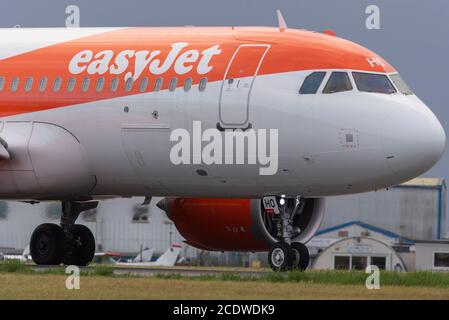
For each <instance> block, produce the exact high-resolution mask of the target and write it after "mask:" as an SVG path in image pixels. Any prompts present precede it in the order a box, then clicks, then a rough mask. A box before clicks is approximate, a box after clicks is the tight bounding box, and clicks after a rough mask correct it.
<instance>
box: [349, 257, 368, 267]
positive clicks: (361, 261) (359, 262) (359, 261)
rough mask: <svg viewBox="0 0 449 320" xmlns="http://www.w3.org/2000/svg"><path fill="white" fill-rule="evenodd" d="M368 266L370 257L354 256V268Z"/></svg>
mask: <svg viewBox="0 0 449 320" xmlns="http://www.w3.org/2000/svg"><path fill="white" fill-rule="evenodd" d="M367 266H368V257H366V256H352V270H366V267H367Z"/></svg>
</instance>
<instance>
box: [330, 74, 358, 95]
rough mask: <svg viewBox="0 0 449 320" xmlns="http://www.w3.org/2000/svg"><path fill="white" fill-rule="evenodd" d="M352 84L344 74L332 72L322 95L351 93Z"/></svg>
mask: <svg viewBox="0 0 449 320" xmlns="http://www.w3.org/2000/svg"><path fill="white" fill-rule="evenodd" d="M351 90H352V84H351V80H349V76H348V74H347V73H346V72H332V74H331V76H330V78H329V80H328V81H327V83H326V87H325V88H324V90H323V93H337V92H344V91H351Z"/></svg>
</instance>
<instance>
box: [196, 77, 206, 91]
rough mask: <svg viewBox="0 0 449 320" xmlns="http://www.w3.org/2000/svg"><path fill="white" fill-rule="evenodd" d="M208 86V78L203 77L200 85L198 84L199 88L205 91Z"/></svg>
mask: <svg viewBox="0 0 449 320" xmlns="http://www.w3.org/2000/svg"><path fill="white" fill-rule="evenodd" d="M206 86H207V78H201V80H200V85H199V86H198V89H199V90H200V91H204V90H206Z"/></svg>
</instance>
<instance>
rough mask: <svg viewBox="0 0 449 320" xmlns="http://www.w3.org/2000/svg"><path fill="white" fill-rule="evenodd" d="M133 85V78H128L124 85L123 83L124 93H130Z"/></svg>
mask: <svg viewBox="0 0 449 320" xmlns="http://www.w3.org/2000/svg"><path fill="white" fill-rule="evenodd" d="M133 85H134V79H133V78H128V79H127V80H126V83H125V91H126V92H129V91H131V90H132V88H133Z"/></svg>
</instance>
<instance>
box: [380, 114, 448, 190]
mask: <svg viewBox="0 0 449 320" xmlns="http://www.w3.org/2000/svg"><path fill="white" fill-rule="evenodd" d="M384 128H385V130H384V135H383V141H384V148H385V151H386V160H387V163H388V164H389V166H390V168H391V169H392V171H393V174H395V175H397V176H398V178H399V179H400V180H404V181H405V180H408V179H412V178H415V177H417V176H419V175H421V174H422V173H424V172H426V171H427V170H429V169H430V168H432V167H433V166H434V165H435V164H436V163H437V162H438V161H439V160H440V159H441V157H442V155H443V153H444V150H445V147H446V134H445V132H444V129H443V127H442V126H441V123H440V122H439V121H438V119H437V118H436V117H435V115H434V114H433V113H432V112H430V110H428V109H427V110H426V112H422V111H417V110H411V109H409V110H408V111H407V112H403V113H402V114H400V115H399V114H396V115H392V116H390V117H389V118H388V119H387V120H386V123H385V127H384Z"/></svg>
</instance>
